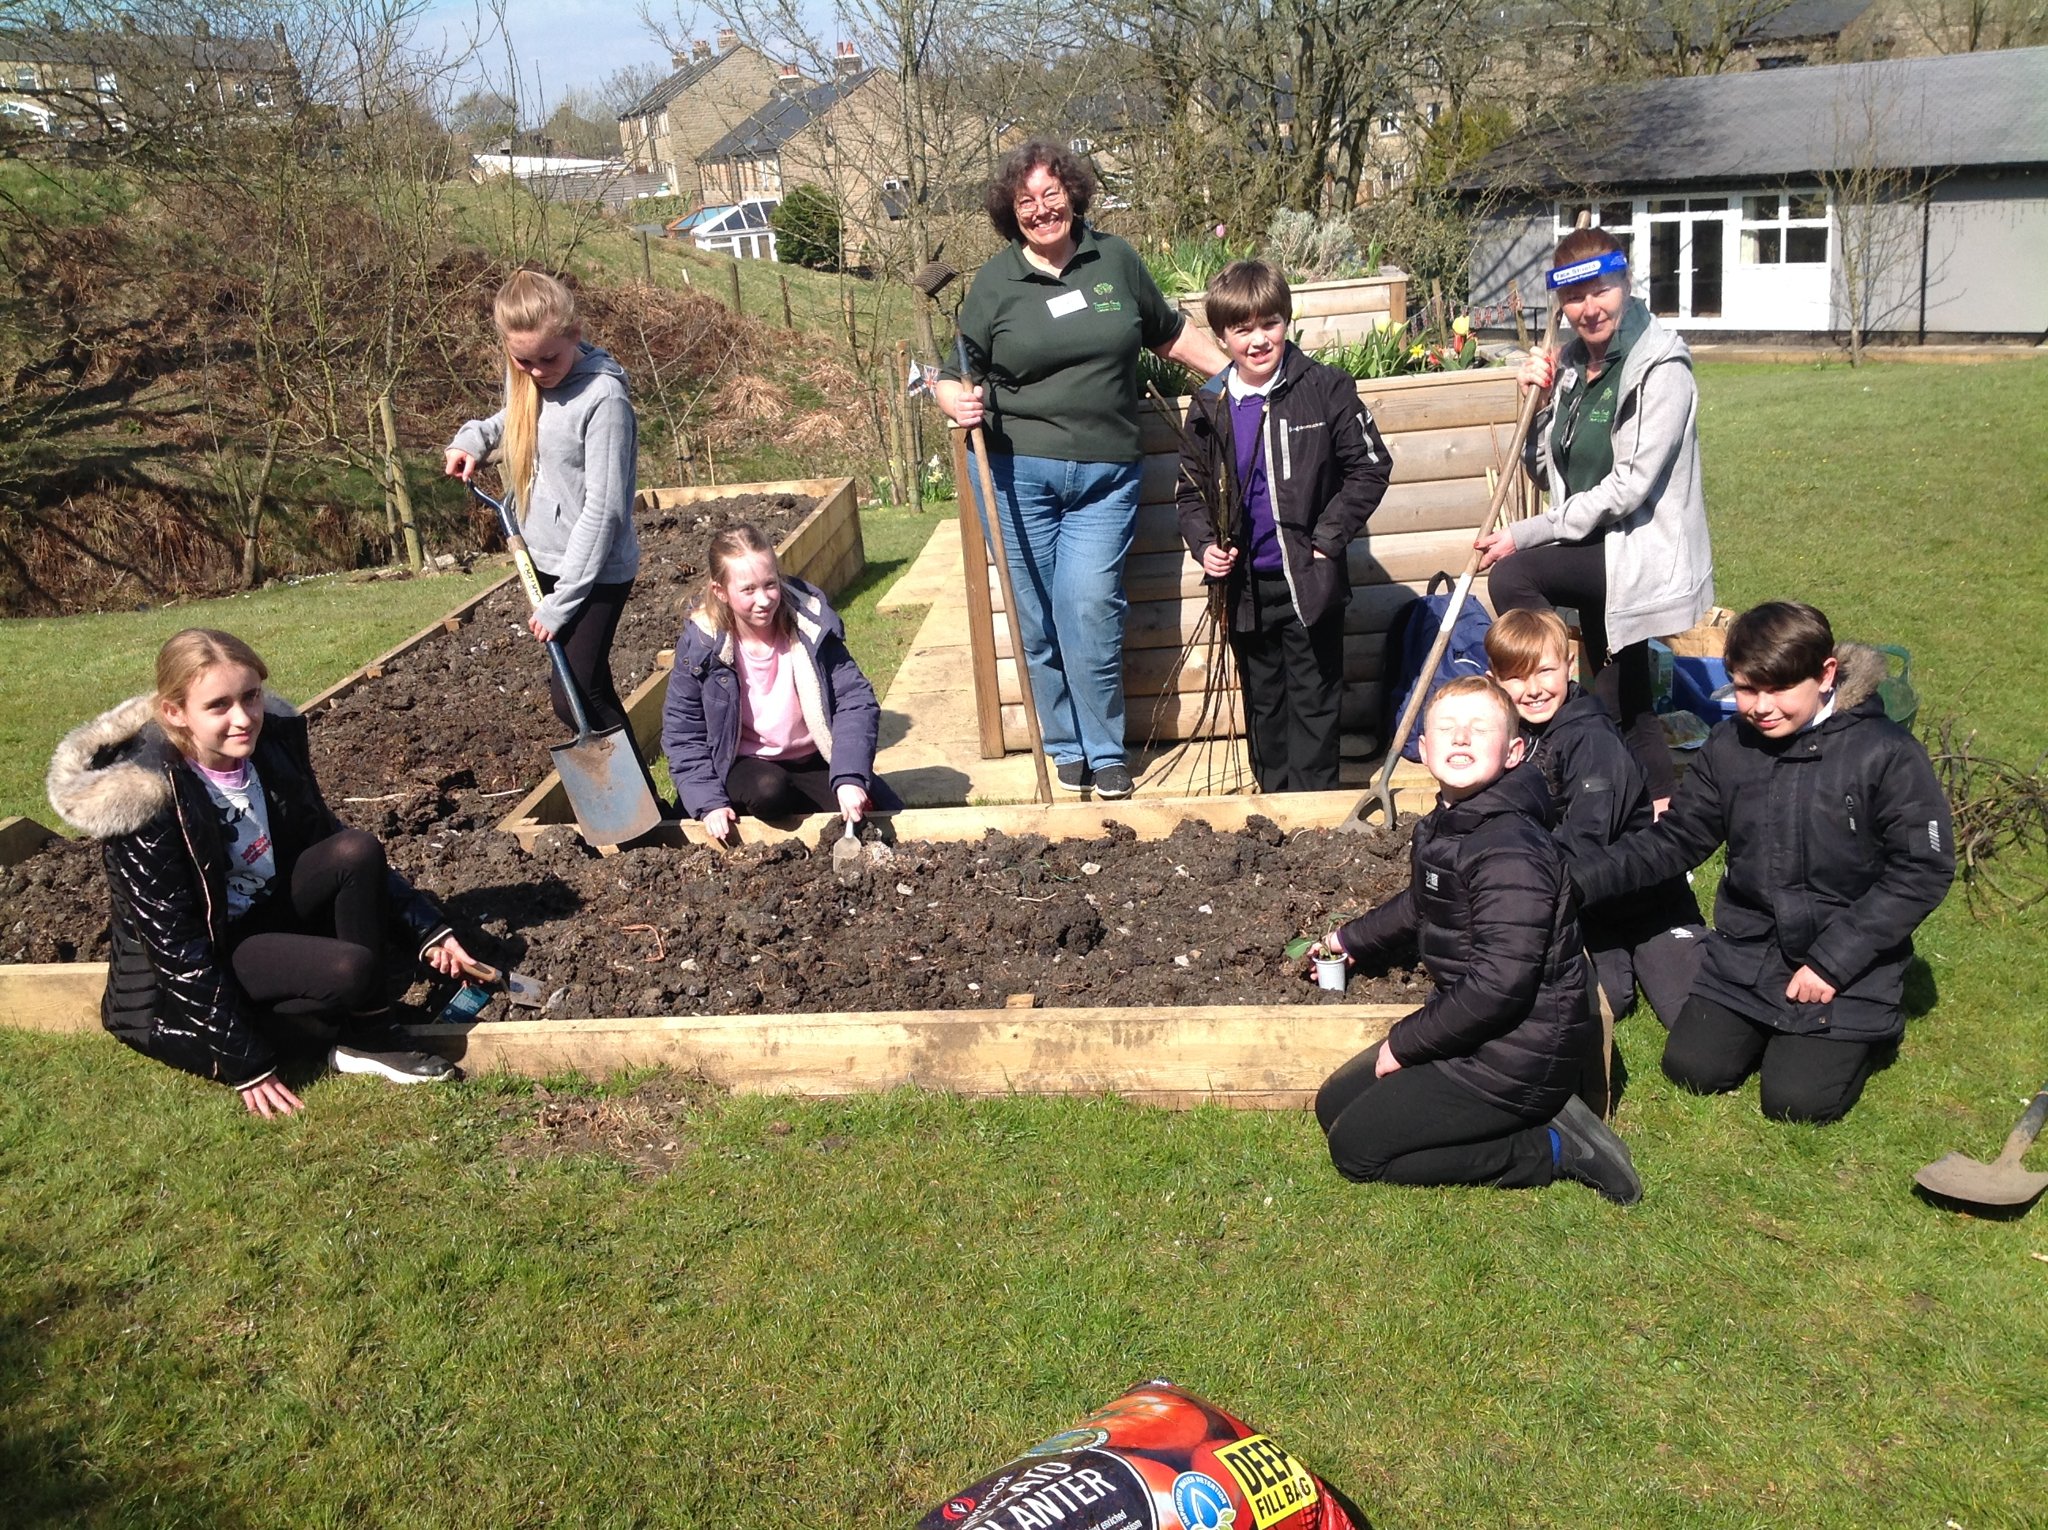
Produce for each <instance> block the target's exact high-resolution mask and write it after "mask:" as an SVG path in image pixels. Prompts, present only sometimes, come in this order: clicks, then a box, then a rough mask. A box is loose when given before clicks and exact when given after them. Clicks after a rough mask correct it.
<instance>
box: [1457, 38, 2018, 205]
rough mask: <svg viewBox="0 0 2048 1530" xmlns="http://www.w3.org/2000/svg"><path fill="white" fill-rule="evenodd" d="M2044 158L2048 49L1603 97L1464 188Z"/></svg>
mask: <svg viewBox="0 0 2048 1530" xmlns="http://www.w3.org/2000/svg"><path fill="white" fill-rule="evenodd" d="M1866 145H1867V146H1868V147H1866ZM2042 164H2048V48H2009V49H2005V50H2002V51H1998V52H1988V53H1957V54H1950V55H1948V56H1946V57H1940V58H1915V59H1892V60H1885V61H1882V62H1879V63H1869V64H1829V65H1823V66H1819V67H1807V68H1800V69H1766V70H1758V71H1755V72H1751V73H1743V74H1720V75H1696V76H1692V77H1689V78H1685V79H1674V80H1655V81H1652V82H1651V83H1649V84H1647V85H1637V86H1630V87H1622V88H1616V89H1612V90H1604V91H1595V92H1590V93H1588V95H1587V96H1586V97H1585V98H1584V100H1583V102H1582V103H1581V105H1580V108H1579V110H1578V112H1577V115H1576V118H1575V120H1574V121H1572V122H1571V123H1568V124H1566V125H1564V126H1562V127H1557V128H1551V129H1545V130H1541V131H1538V132H1534V133H1529V134H1524V135H1523V136H1522V137H1520V138H1516V139H1512V140H1510V141H1509V142H1507V143H1505V144H1503V145H1502V146H1501V147H1500V148H1498V149H1496V150H1494V152H1493V153H1491V154H1489V155H1487V156H1486V158H1485V159H1483V160H1481V161H1480V162H1479V163H1478V164H1477V165H1475V166H1474V167H1473V168H1472V170H1471V171H1469V172H1468V173H1467V174H1466V175H1465V176H1463V177H1461V178H1460V180H1459V182H1458V183H1457V189H1459V190H1461V191H1480V190H1486V189H1520V190H1530V191H1564V190H1569V189H1575V188H1582V187H1614V186H1642V185H1680V184H1685V183H1689V182H1690V183H1699V182H1707V181H1730V180H1735V181H1767V180H1774V179H1780V178H1783V177H1787V176H1797V175H1806V174H1811V173H1812V172H1815V171H1820V170H1838V169H1846V168H1852V167H1861V166H1868V167H1870V168H1873V169H1885V170H1894V169H1896V170H1920V169H1951V168H1958V169H1959V168H1963V167H1989V166H2000V165H2008V166H2016V165H2042Z"/></svg>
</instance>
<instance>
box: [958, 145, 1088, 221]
mask: <svg viewBox="0 0 2048 1530" xmlns="http://www.w3.org/2000/svg"><path fill="white" fill-rule="evenodd" d="M1041 167H1043V168H1044V169H1047V170H1050V171H1051V172H1052V173H1053V178H1054V179H1055V180H1057V181H1058V182H1059V183H1060V185H1061V186H1063V187H1064V188H1065V189H1066V193H1067V206H1068V208H1069V209H1071V210H1072V212H1073V214H1074V221H1075V222H1077V223H1078V222H1080V220H1081V219H1083V218H1085V217H1087V216H1088V207H1089V204H1090V203H1092V202H1093V201H1094V200H1095V191H1096V186H1097V182H1096V179H1095V172H1094V171H1093V170H1090V169H1089V168H1088V161H1087V160H1085V159H1083V158H1081V156H1080V155H1078V154H1076V153H1074V152H1073V151H1072V150H1071V149H1069V148H1068V147H1067V146H1066V145H1065V144H1062V143H1054V142H1053V141H1052V140H1051V139H1050V138H1034V139H1032V140H1031V142H1029V143H1027V144H1025V145H1024V146H1023V147H1022V148H1019V149H1012V150H1011V151H1010V152H1009V154H1007V155H1006V156H1004V159H1003V162H1002V163H1001V164H1000V165H998V166H996V173H995V176H994V178H993V179H992V180H990V181H989V183H988V193H987V195H986V196H985V197H984V198H983V203H982V205H983V206H984V207H986V208H987V209H988V221H989V222H991V223H993V224H994V225H995V229H996V232H997V233H999V234H1001V235H1002V236H1003V237H1004V238H1005V239H1022V238H1023V237H1024V231H1023V230H1022V229H1021V228H1019V227H1018V226H1017V198H1018V197H1020V196H1021V195H1023V192H1024V182H1025V181H1026V180H1027V179H1029V178H1030V175H1031V172H1032V171H1034V170H1037V169H1039V168H1041Z"/></svg>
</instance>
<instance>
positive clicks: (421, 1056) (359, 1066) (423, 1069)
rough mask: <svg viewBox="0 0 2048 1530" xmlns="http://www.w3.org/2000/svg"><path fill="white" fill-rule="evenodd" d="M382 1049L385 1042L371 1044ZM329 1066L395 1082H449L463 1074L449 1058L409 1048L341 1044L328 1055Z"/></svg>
mask: <svg viewBox="0 0 2048 1530" xmlns="http://www.w3.org/2000/svg"><path fill="white" fill-rule="evenodd" d="M371 1045H372V1046H375V1047H377V1048H380V1049H381V1048H382V1047H383V1046H384V1043H383V1042H382V1041H378V1042H375V1043H372V1044H371ZM327 1063H328V1066H329V1067H331V1068H333V1069H334V1071H335V1072H336V1073H367V1074H370V1075H372V1076H373V1077H376V1078H381V1079H385V1080H388V1081H389V1082H391V1083H394V1084H447V1083H455V1082H456V1081H458V1080H459V1079H461V1077H462V1070H461V1069H460V1068H458V1067H456V1066H455V1064H453V1063H452V1062H450V1061H448V1059H447V1058H445V1057H436V1056H435V1055H434V1054H433V1053H431V1052H415V1051H410V1050H407V1049H403V1048H400V1049H395V1050H390V1051H386V1050H374V1051H373V1050H372V1049H371V1046H365V1045H360V1044H358V1045H355V1046H347V1045H344V1046H338V1047H336V1048H335V1049H334V1050H333V1051H332V1052H329V1053H328V1054H327Z"/></svg>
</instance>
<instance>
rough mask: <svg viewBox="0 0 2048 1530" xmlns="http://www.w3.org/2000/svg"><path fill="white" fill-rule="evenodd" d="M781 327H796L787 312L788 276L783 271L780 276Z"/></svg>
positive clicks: (794, 321)
mask: <svg viewBox="0 0 2048 1530" xmlns="http://www.w3.org/2000/svg"><path fill="white" fill-rule="evenodd" d="M782 327H783V328H784V329H795V328H796V320H795V319H794V318H793V317H791V315H790V312H789V276H788V274H787V273H784V275H783V277H782Z"/></svg>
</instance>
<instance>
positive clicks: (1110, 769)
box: [1095, 765, 1135, 802]
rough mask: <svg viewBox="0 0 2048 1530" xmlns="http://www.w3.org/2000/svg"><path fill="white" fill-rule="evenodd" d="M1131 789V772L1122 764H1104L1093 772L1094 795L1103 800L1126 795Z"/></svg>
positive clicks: (1132, 788) (1110, 800)
mask: <svg viewBox="0 0 2048 1530" xmlns="http://www.w3.org/2000/svg"><path fill="white" fill-rule="evenodd" d="M1133 790H1135V788H1134V787H1133V786H1132V784H1131V773H1130V771H1129V770H1128V769H1126V768H1125V767H1124V766H1122V765H1105V766H1103V767H1102V769H1100V770H1098V771H1096V772H1095V795H1096V796H1098V797H1100V798H1101V799H1102V800H1103V801H1104V802H1114V801H1116V800H1117V799H1118V798H1120V797H1128V796H1130V794H1131V793H1132V791H1133Z"/></svg>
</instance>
